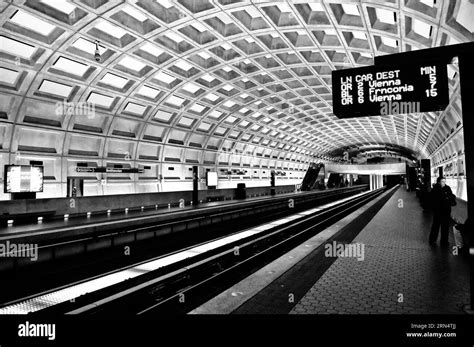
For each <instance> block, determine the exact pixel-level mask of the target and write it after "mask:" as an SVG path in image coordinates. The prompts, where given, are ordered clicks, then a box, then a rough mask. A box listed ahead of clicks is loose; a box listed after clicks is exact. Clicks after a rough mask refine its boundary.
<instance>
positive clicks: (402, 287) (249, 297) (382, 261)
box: [192, 187, 469, 314]
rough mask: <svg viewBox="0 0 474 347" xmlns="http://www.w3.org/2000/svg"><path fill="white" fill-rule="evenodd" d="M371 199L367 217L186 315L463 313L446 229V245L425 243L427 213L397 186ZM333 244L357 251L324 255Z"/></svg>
mask: <svg viewBox="0 0 474 347" xmlns="http://www.w3.org/2000/svg"><path fill="white" fill-rule="evenodd" d="M377 204H379V206H378V207H377V206H373V207H368V208H367V211H368V212H370V209H374V208H375V212H372V214H370V213H369V214H368V215H365V216H364V212H361V211H357V212H356V213H353V214H352V215H349V216H347V217H346V218H345V219H344V220H342V221H340V222H338V223H336V224H335V225H333V226H331V227H330V228H328V229H327V230H325V231H324V232H322V233H320V234H318V235H316V236H315V237H313V238H312V239H310V240H308V241H306V242H305V243H304V244H302V245H301V246H299V247H298V248H296V249H295V250H293V251H292V252H289V253H287V254H286V255H284V256H283V257H281V258H279V259H278V260H276V261H275V262H274V263H273V264H269V265H267V266H266V267H265V268H263V269H261V271H260V272H259V273H255V274H253V275H251V276H249V277H248V278H246V279H245V280H243V281H241V282H240V283H239V284H236V285H235V286H233V287H232V288H229V289H228V290H227V291H226V292H225V293H222V294H221V295H220V297H216V298H214V299H213V300H210V301H209V302H207V303H206V304H204V305H203V306H201V307H199V308H197V309H196V310H194V311H193V312H192V313H198V314H203V313H204V314H207V313H211V314H212V313H233V314H288V313H290V314H463V313H464V311H463V307H464V306H465V305H466V304H468V303H469V285H468V283H469V262H468V257H467V256H466V255H465V254H457V255H456V254H455V253H456V252H455V251H454V248H453V247H454V245H455V244H454V238H453V235H452V232H450V236H449V243H450V245H449V247H448V248H441V247H440V246H439V240H438V246H436V247H431V246H430V245H429V244H428V235H429V232H430V229H431V221H432V213H431V212H430V211H423V209H422V207H421V206H420V203H419V201H418V199H417V197H416V194H415V193H414V192H407V191H406V190H405V187H399V188H398V189H397V188H395V191H393V192H390V191H389V192H388V193H387V197H386V198H381V200H380V201H379V202H375V203H374V205H377ZM380 207H381V208H380ZM462 208H463V206H461V207H460V209H462ZM377 209H378V210H377ZM453 212H455V213H459V211H453ZM367 220H369V222H368V223H367ZM341 233H342V234H341ZM338 235H339V237H338ZM341 235H342V236H341ZM333 241H335V242H336V243H337V244H351V243H352V244H359V245H363V246H361V247H363V252H362V255H363V256H362V257H360V256H359V257H356V256H352V257H337V258H336V257H334V256H326V255H325V245H326V244H332V243H333ZM305 248H306V249H308V251H306V253H305V254H304V255H301V254H302V253H303V252H305ZM359 255H360V254H359ZM298 257H300V258H299V259H298V261H295V258H298ZM358 258H359V259H358ZM288 263H291V265H288ZM282 268H284V270H283V271H282V272H281V273H280V274H278V275H277V276H274V275H275V274H274V275H273V276H274V278H273V279H272V280H271V281H269V280H268V277H269V276H272V275H271V273H273V272H275V269H276V272H278V271H279V270H280V269H282ZM262 283H263V284H262ZM257 287H259V289H258V290H257V289H256V288H257ZM239 300H240V301H239Z"/></svg>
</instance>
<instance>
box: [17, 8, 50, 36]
mask: <svg viewBox="0 0 474 347" xmlns="http://www.w3.org/2000/svg"><path fill="white" fill-rule="evenodd" d="M10 21H11V22H13V23H15V24H17V25H19V26H21V27H23V28H27V29H29V30H32V31H35V32H37V33H39V34H41V35H43V36H49V35H50V34H51V33H52V32H53V30H54V29H55V28H56V27H55V26H54V25H52V24H49V23H48V22H46V21H44V20H42V19H39V18H37V17H35V16H32V15H31V14H29V13H27V12H23V11H21V10H20V11H17V12H15V14H14V15H13V17H11V19H10Z"/></svg>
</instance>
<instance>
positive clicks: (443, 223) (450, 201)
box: [430, 177, 456, 247]
mask: <svg viewBox="0 0 474 347" xmlns="http://www.w3.org/2000/svg"><path fill="white" fill-rule="evenodd" d="M431 204H432V209H433V225H432V226H431V233H430V245H432V246H433V245H435V244H436V240H437V239H438V233H439V229H440V227H441V240H440V245H441V246H444V247H446V246H448V233H449V223H450V221H451V206H454V205H456V196H455V195H454V194H453V192H452V190H451V188H450V187H449V186H448V185H446V178H444V177H438V179H437V180H436V185H435V186H434V188H433V190H432V191H431Z"/></svg>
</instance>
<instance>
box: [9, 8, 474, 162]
mask: <svg viewBox="0 0 474 347" xmlns="http://www.w3.org/2000/svg"><path fill="white" fill-rule="evenodd" d="M473 16H474V4H473V1H468V0H462V1H460V0H457V1H456V0H445V1H441V0H438V1H433V0H390V1H389V0H387V1H311V2H308V1H299V0H296V1H287V2H285V1H232V0H175V1H172V0H155V1H152V0H127V1H123V0H110V1H107V0H68V1H65V0H26V1H25V0H10V1H3V2H2V3H0V25H1V27H2V31H1V33H0V111H1V112H0V155H1V156H2V158H3V160H4V161H5V162H6V161H10V160H11V156H13V155H15V154H17V153H19V152H21V153H30V154H32V155H34V154H38V155H39V154H41V155H51V156H61V157H67V158H72V159H74V158H78V160H80V159H81V158H85V159H93V158H110V159H117V160H118V159H124V158H126V159H130V160H134V161H141V162H144V163H146V162H147V161H157V160H158V161H168V160H169V161H179V160H181V161H183V162H199V163H201V164H211V163H214V164H219V163H221V159H219V155H217V154H216V153H219V151H220V152H222V151H234V153H237V154H238V153H245V154H247V155H249V156H250V157H252V156H254V157H263V158H265V157H266V158H276V159H278V160H281V161H293V162H301V163H305V162H308V161H311V160H314V158H315V157H316V158H320V159H328V160H337V159H338V156H339V155H340V153H341V152H342V151H343V150H346V149H347V148H350V147H352V148H353V147H354V146H359V147H361V148H363V147H364V146H366V147H367V148H370V147H371V146H377V145H393V146H396V147H399V148H403V149H405V150H407V151H411V152H413V153H415V154H416V155H419V156H429V155H430V154H431V155H432V154H433V153H435V152H436V151H439V147H440V146H442V145H443V142H444V141H445V140H446V139H447V138H448V137H449V136H451V135H452V133H453V132H456V131H459V129H461V127H462V123H461V116H460V100H459V95H458V93H457V92H458V90H459V86H458V79H457V73H456V72H457V66H456V65H455V64H452V65H449V66H448V72H449V77H450V93H451V95H452V98H451V103H450V105H449V107H448V108H447V109H446V110H445V111H444V112H441V113H438V114H436V113H425V114H417V115H411V116H409V117H407V116H387V117H370V118H358V119H346V120H340V119H337V118H336V117H335V116H334V115H333V114H332V105H331V104H332V101H331V100H332V96H331V71H332V70H334V69H344V68H350V67H358V66H364V65H371V64H373V58H374V56H376V55H381V54H390V53H397V52H402V51H410V50H416V49H421V48H428V47H434V46H443V45H450V44H455V43H460V42H469V41H473V39H474V34H473V31H474V21H473V20H472V17H473ZM96 41H99V42H100V53H101V55H102V60H101V61H100V62H97V61H96V60H95V58H94V50H95V42H96ZM64 100H67V101H68V102H71V103H73V104H71V105H74V106H77V107H76V108H75V109H74V110H72V109H71V108H67V107H63V106H61V107H58V102H62V101H64ZM86 102H89V103H94V105H95V112H94V113H88V112H87V111H88V110H87V109H84V108H80V106H85V104H84V103H86ZM458 142H459V145H460V146H461V147H462V141H458ZM458 147H459V146H458ZM74 160H75V159H74ZM226 160H227V161H228V162H229V164H230V161H232V159H229V158H227V159H226ZM222 164H225V160H224V163H222Z"/></svg>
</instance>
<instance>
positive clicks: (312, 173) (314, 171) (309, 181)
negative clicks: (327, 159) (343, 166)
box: [301, 163, 324, 191]
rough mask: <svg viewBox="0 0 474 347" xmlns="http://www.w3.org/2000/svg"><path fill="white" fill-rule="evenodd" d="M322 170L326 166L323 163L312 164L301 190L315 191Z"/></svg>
mask: <svg viewBox="0 0 474 347" xmlns="http://www.w3.org/2000/svg"><path fill="white" fill-rule="evenodd" d="M322 168H324V164H322V163H311V164H310V165H309V168H308V171H306V175H305V176H304V178H303V183H302V184H301V190H303V191H308V190H313V189H315V188H316V186H318V183H319V180H318V176H319V173H320V171H321V169H322Z"/></svg>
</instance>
